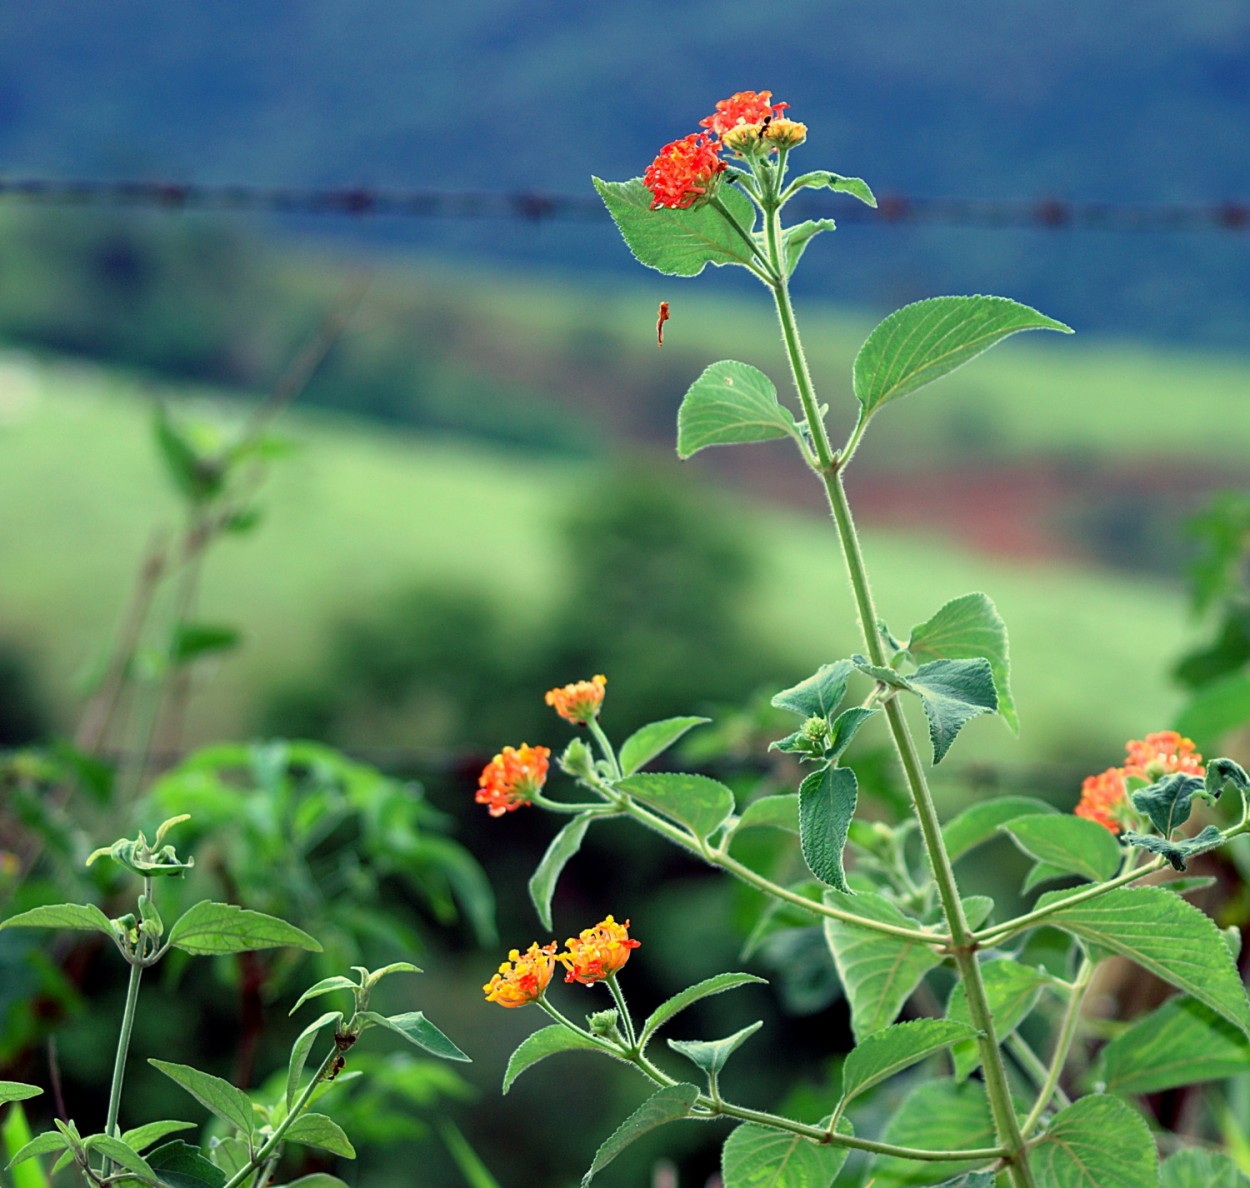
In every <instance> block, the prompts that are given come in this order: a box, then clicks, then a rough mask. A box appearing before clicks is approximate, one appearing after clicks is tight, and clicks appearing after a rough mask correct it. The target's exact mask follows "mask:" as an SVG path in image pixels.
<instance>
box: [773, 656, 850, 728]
mask: <svg viewBox="0 0 1250 1188" xmlns="http://www.w3.org/2000/svg"><path fill="white" fill-rule="evenodd" d="M853 671H854V666H853V665H852V664H851V662H850V661H849V660H835V661H834V662H833V663H832V664H822V665H821V666H820V667H819V668H818V669H817V670H816V671H815V672H814V673H813V674H812V675H811V676H809V677H808V678H807V680H805V681H800V682H799V683H798V684H797V685H793V686H791V687H790V688H789V689H782V691H781V692H780V693H778V694H777V695H776V697H774V698H773V699H772V704H773V705H775V706H776V707H777V708H778V709H788V710H793V711H794V712H795V713H796V714H799V715H800V716H801V717H804V718H831V717H833V712H834V710H836V709H837V708H838V703H839V702H840V701H841V700H842V698H843V697H844V696H845V695H846V685H847V682H848V681H849V680H850V679H851V673H852V672H853Z"/></svg>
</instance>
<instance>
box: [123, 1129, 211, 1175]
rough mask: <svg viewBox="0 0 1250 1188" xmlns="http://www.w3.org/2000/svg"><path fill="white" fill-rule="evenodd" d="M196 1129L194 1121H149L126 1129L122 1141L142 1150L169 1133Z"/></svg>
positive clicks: (137, 1149)
mask: <svg viewBox="0 0 1250 1188" xmlns="http://www.w3.org/2000/svg"><path fill="white" fill-rule="evenodd" d="M194 1129H195V1123H193V1122H148V1123H145V1124H144V1125H143V1126H136V1127H135V1128H134V1129H133V1130H127V1131H124V1132H123V1134H122V1142H123V1143H125V1144H126V1146H128V1147H131V1148H133V1149H134V1150H136V1151H139V1152H142V1151H143V1148H144V1147H150V1146H151V1145H152V1144H153V1143H155V1142H159V1141H160V1140H161V1139H163V1138H164V1137H165V1136H166V1135H167V1134H176V1133H177V1132H178V1131H180V1130H194ZM148 1162H149V1163H151V1162H152V1161H151V1160H150V1159H149V1160H148ZM153 1166H155V1165H153Z"/></svg>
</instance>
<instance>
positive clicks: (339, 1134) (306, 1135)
mask: <svg viewBox="0 0 1250 1188" xmlns="http://www.w3.org/2000/svg"><path fill="white" fill-rule="evenodd" d="M285 1138H286V1141H287V1142H290V1143H303V1144H304V1146H306V1147H320V1148H321V1149H322V1150H323V1151H329V1152H331V1153H332V1154H334V1155H340V1156H342V1157H343V1158H344V1159H355V1158H356V1148H355V1147H353V1146H352V1144H351V1142H350V1141H349V1140H348V1137H347V1135H346V1134H345V1133H344V1132H343V1128H342V1127H341V1126H340V1125H339V1124H338V1123H337V1122H335V1121H334V1119H333V1118H327V1117H326V1116H325V1114H303V1115H301V1116H300V1117H299V1118H296V1119H295V1121H294V1122H292V1123H291V1126H290V1129H289V1130H287V1132H286V1136H285Z"/></svg>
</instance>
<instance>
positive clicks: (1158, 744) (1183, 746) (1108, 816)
mask: <svg viewBox="0 0 1250 1188" xmlns="http://www.w3.org/2000/svg"><path fill="white" fill-rule="evenodd" d="M1124 751H1125V761H1124V766H1123V767H1108V768H1107V770H1106V771H1104V772H1102V773H1101V774H1100V775H1096V776H1087V777H1086V778H1085V781H1084V783H1082V784H1081V802H1080V804H1078V805H1077V806H1076V809H1075V810H1074V811H1075V812H1076V815H1077V816H1078V817H1085V818H1086V819H1087V820H1089V821H1096V822H1097V823H1098V824H1099V825H1101V826H1102V827H1103V828H1104V829H1110V830H1111V832H1112V833H1119V832H1120V831H1121V830H1122V829H1124V828H1125V826H1129V827H1131V826H1132V821H1133V805H1132V802H1131V801H1130V800H1129V797H1128V786H1127V785H1126V784H1125V780H1126V779H1128V778H1130V777H1132V778H1136V779H1140V780H1147V781H1149V782H1151V783H1153V782H1154V781H1155V780H1157V779H1160V778H1161V777H1162V776H1165V775H1171V774H1172V773H1174V772H1183V773H1184V774H1185V775H1195V776H1200V775H1202V773H1203V770H1204V768H1203V766H1202V756H1201V755H1199V754H1198V752H1197V751H1196V750H1195V749H1194V743H1193V740H1192V739H1189V738H1184V737H1183V736H1182V735H1180V734H1178V733H1177V732H1176V731H1175V730H1159V731H1156V732H1155V733H1154V734H1148V735H1146V737H1145V738H1140V739H1139V738H1134V739H1130V740H1129V741H1128V742H1127V743H1125V745H1124Z"/></svg>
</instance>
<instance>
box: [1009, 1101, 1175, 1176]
mask: <svg viewBox="0 0 1250 1188" xmlns="http://www.w3.org/2000/svg"><path fill="white" fill-rule="evenodd" d="M1029 1166H1030V1168H1031V1169H1032V1171H1033V1176H1034V1178H1035V1179H1036V1181H1037V1188H1154V1186H1155V1185H1157V1184H1158V1183H1159V1157H1158V1154H1157V1153H1156V1151H1155V1141H1154V1136H1153V1135H1152V1134H1151V1133H1150V1127H1149V1126H1147V1125H1146V1123H1145V1120H1144V1119H1143V1118H1142V1117H1141V1116H1140V1115H1139V1114H1137V1113H1136V1112H1135V1111H1134V1110H1131V1109H1130V1108H1129V1107H1128V1106H1126V1105H1125V1104H1124V1102H1122V1101H1120V1100H1119V1098H1116V1097H1105V1096H1096V1097H1082V1098H1081V1100H1080V1101H1074V1102H1073V1103H1072V1104H1071V1105H1070V1106H1068V1107H1066V1108H1065V1109H1062V1110H1060V1111H1059V1113H1057V1114H1056V1115H1055V1118H1054V1121H1052V1122H1051V1124H1050V1126H1049V1127H1047V1130H1046V1133H1045V1134H1044V1135H1043V1136H1042V1138H1041V1140H1040V1141H1039V1142H1038V1143H1037V1145H1036V1146H1035V1147H1033V1148H1032V1151H1031V1153H1030V1155H1029Z"/></svg>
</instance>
